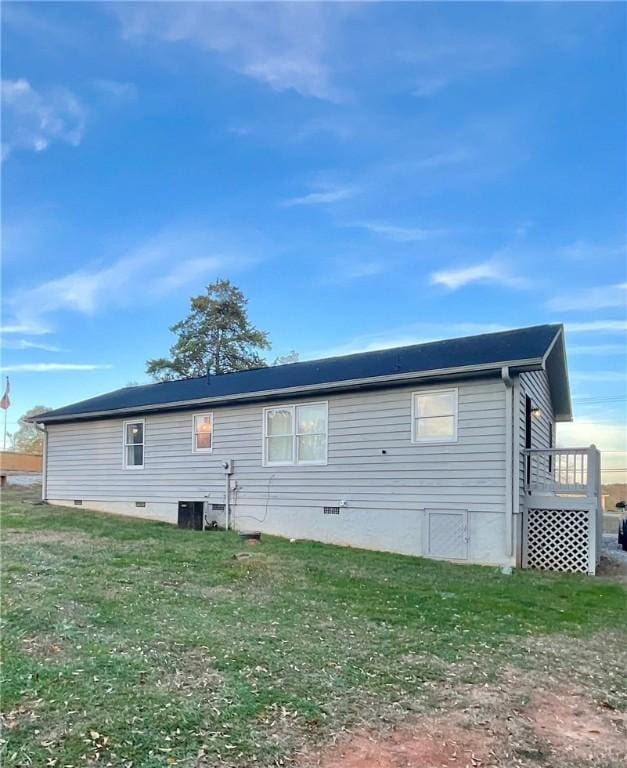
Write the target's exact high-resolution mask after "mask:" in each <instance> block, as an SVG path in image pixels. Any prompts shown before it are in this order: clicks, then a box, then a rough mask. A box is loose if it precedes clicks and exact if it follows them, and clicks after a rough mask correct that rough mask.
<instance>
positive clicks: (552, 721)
mask: <svg viewBox="0 0 627 768" xmlns="http://www.w3.org/2000/svg"><path fill="white" fill-rule="evenodd" d="M528 712H529V713H530V717H531V721H532V723H533V727H534V730H535V732H536V734H537V736H538V737H539V738H540V739H541V740H542V741H545V742H546V743H547V744H548V745H549V747H550V749H551V750H553V751H554V752H558V753H561V754H562V755H564V756H569V757H572V758H575V759H580V760H587V759H590V757H591V756H592V755H593V756H594V758H595V759H596V760H597V761H600V760H603V759H605V760H614V761H618V760H625V759H627V714H623V713H620V712H613V711H611V710H608V709H606V708H601V707H599V706H598V705H596V704H595V703H594V702H592V701H590V700H589V699H587V698H584V697H583V696H580V695H577V694H574V693H571V692H569V691H555V692H550V691H539V692H537V693H536V694H534V696H533V697H532V700H531V704H530V706H529V708H528Z"/></svg>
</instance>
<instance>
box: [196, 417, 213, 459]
mask: <svg viewBox="0 0 627 768" xmlns="http://www.w3.org/2000/svg"><path fill="white" fill-rule="evenodd" d="M198 416H209V417H210V418H211V445H210V446H209V448H198V447H197V445H196V435H197V434H198V433H197V432H196V419H197V418H198ZM214 423H215V422H214V418H213V411H200V412H198V413H193V414H192V453H213V427H214Z"/></svg>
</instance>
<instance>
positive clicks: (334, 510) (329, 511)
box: [322, 507, 340, 515]
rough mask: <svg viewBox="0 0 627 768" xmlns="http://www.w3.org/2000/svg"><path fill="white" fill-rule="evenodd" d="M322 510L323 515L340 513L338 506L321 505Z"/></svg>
mask: <svg viewBox="0 0 627 768" xmlns="http://www.w3.org/2000/svg"><path fill="white" fill-rule="evenodd" d="M322 511H323V513H324V514H325V515H339V514H340V508H339V507H323V508H322Z"/></svg>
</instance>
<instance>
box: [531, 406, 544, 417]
mask: <svg viewBox="0 0 627 768" xmlns="http://www.w3.org/2000/svg"><path fill="white" fill-rule="evenodd" d="M531 415H532V416H533V418H534V419H536V420H537V419H539V418H540V417H541V416H542V411H541V410H540V409H539V408H538V406H537V405H536V406H535V407H534V408H532V409H531Z"/></svg>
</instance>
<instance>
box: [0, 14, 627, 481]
mask: <svg viewBox="0 0 627 768" xmlns="http://www.w3.org/2000/svg"><path fill="white" fill-rule="evenodd" d="M625 14H626V7H625V5H623V4H618V3H610V4H603V3H594V4H584V3H538V4H533V3H532V4H522V3H516V4H479V3H463V4H456V3H442V4H439V5H436V4H391V3H385V4H363V5H357V4H350V5H349V4H346V5H339V4H330V3H327V4H323V5H313V4H311V5H310V4H286V5H283V4H263V5H262V4H257V5H249V4H244V3H233V4H200V3H195V4H183V3H172V4H168V3H161V4H150V3H141V4H134V3H126V4H109V3H98V4H89V3H65V4H56V3H41V4H34V3H33V4H29V3H19V4H16V3H4V6H3V25H2V48H3V53H2V65H3V74H2V77H3V83H2V109H3V136H2V142H3V146H2V155H3V162H2V174H3V197H2V215H3V287H2V293H3V325H4V328H5V333H4V337H3V338H4V340H3V350H2V353H3V355H2V357H3V367H4V369H5V371H6V372H8V373H9V375H10V376H11V382H12V400H13V406H12V408H11V411H10V414H9V421H10V422H15V421H16V420H17V417H18V416H19V415H20V414H21V413H23V412H24V411H25V410H27V409H28V408H29V407H31V406H33V405H35V404H42V403H43V404H46V405H50V406H59V405H62V404H64V403H67V402H70V401H74V400H77V399H81V398H84V397H89V396H91V395H94V394H97V393H99V392H102V391H106V390H108V389H112V388H115V387H118V386H123V385H125V384H126V383H128V382H129V381H140V382H141V381H144V380H146V376H145V374H144V364H145V361H146V359H147V358H150V357H154V356H161V355H163V354H165V353H167V350H168V348H169V346H170V344H171V342H172V338H171V335H170V334H169V332H168V326H169V325H171V324H172V323H173V322H176V321H177V320H178V319H180V318H182V317H183V316H184V315H185V314H186V310H187V303H188V298H189V296H190V295H192V294H194V293H199V292H201V291H202V289H203V286H204V285H205V284H206V283H207V282H209V281H211V280H213V279H214V278H216V277H217V276H221V277H229V278H231V279H232V280H233V281H234V282H235V283H236V284H237V285H239V286H240V287H241V288H242V289H243V291H244V292H245V293H246V295H247V296H248V297H249V300H250V305H249V306H250V315H251V318H252V320H253V322H254V323H255V324H257V325H258V326H259V327H261V328H263V329H264V330H267V331H268V332H269V334H270V337H271V340H272V343H273V350H272V353H271V354H270V359H272V358H274V357H275V356H276V355H280V354H284V353H285V352H287V351H288V350H290V349H296V350H298V351H299V352H300V354H301V357H302V358H305V357H312V356H320V355H325V354H329V353H341V352H350V351H355V350H362V349H369V348H376V347H379V346H390V345H394V344H397V343H398V344H404V343H411V342H414V341H420V340H428V339H433V338H442V337H446V336H455V335H465V334H467V333H471V332H481V331H484V330H492V329H496V328H501V327H513V326H521V325H530V324H534V323H543V322H564V323H565V324H566V327H567V331H568V337H567V343H568V348H569V363H570V370H571V376H572V386H573V395H574V398H575V410H576V418H577V421H576V423H575V424H574V425H572V426H568V427H563V428H561V436H562V440H563V441H566V442H568V443H570V444H572V443H577V444H580V443H581V444H586V443H589V442H592V441H593V440H594V441H596V442H597V443H599V444H600V445H601V447H603V448H606V449H608V450H614V451H618V450H624V449H625V445H624V442H625V437H624V424H625V408H626V403H625V393H626V378H625V368H626V360H625V341H626V338H625V337H626V332H627V316H626V310H625V286H626V284H627V274H626V271H627V270H626V247H625V243H626V236H625V210H626V204H627V200H626V193H625V187H626V179H625V149H626V147H625V141H626V139H625V135H626V134H625V87H626V82H625V67H624V50H625V45H626V39H625V38H626V34H625ZM10 428H11V427H10ZM610 459H611V460H612V461H614V462H615V465H616V466H622V467H624V466H627V457H625V456H624V455H622V456H621V455H620V454H612V455H611V456H610ZM614 477H615V479H619V474H618V473H616V474H615V476H614ZM607 479H609V476H608V478H607Z"/></svg>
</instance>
